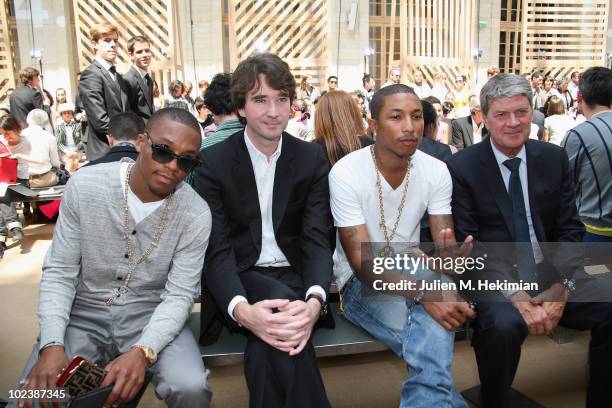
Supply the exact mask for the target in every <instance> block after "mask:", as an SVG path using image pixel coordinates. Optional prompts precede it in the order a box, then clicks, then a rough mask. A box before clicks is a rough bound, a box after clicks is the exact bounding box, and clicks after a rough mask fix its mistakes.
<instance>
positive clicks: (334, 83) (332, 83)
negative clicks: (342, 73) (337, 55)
mask: <svg viewBox="0 0 612 408" xmlns="http://www.w3.org/2000/svg"><path fill="white" fill-rule="evenodd" d="M337 88H338V77H337V76H335V75H332V76H330V77H329V78H327V91H323V92H321V95H325V94H326V93H328V92H331V91H335V90H336V89H337Z"/></svg>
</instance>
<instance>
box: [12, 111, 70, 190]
mask: <svg viewBox="0 0 612 408" xmlns="http://www.w3.org/2000/svg"><path fill="white" fill-rule="evenodd" d="M26 121H27V122H28V127H27V128H25V129H24V130H23V131H22V132H21V135H22V136H24V137H26V138H27V139H28V141H29V142H30V146H31V150H30V153H29V154H28V155H23V154H19V155H17V156H18V158H20V159H23V160H26V161H27V162H28V164H29V165H28V175H29V180H30V187H32V188H41V187H51V186H54V185H56V184H57V183H58V181H59V177H58V176H57V173H56V172H55V171H54V169H59V168H60V159H59V154H58V152H57V141H56V139H55V136H53V134H51V133H49V132H47V131H46V130H45V128H46V127H47V126H48V125H49V116H48V115H47V112H45V111H44V110H42V109H34V110H32V111H30V113H28V117H27V118H26Z"/></svg>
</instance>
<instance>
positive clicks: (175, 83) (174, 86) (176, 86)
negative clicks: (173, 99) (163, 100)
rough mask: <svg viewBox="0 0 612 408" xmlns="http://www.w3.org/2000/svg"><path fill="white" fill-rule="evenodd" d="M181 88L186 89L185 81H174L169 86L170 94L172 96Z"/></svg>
mask: <svg viewBox="0 0 612 408" xmlns="http://www.w3.org/2000/svg"><path fill="white" fill-rule="evenodd" d="M179 88H180V89H185V85H184V84H183V81H181V80H180V79H174V80H172V81H171V82H170V85H168V92H170V94H172V92H173V91H178V90H179Z"/></svg>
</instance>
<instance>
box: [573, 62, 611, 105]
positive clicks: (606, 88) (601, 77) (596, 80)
mask: <svg viewBox="0 0 612 408" xmlns="http://www.w3.org/2000/svg"><path fill="white" fill-rule="evenodd" d="M578 89H579V90H580V95H581V96H582V100H583V101H584V102H585V103H586V104H587V105H588V106H591V107H592V106H595V105H603V106H608V107H610V105H612V70H610V69H609V68H604V67H592V68H589V69H587V70H586V71H584V72H583V73H582V75H580V83H579V84H578Z"/></svg>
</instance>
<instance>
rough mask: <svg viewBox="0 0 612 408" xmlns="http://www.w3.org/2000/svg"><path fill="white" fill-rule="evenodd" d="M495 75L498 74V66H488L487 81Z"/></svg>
mask: <svg viewBox="0 0 612 408" xmlns="http://www.w3.org/2000/svg"><path fill="white" fill-rule="evenodd" d="M495 75H499V68H498V67H496V66H494V65H492V66H490V67H489V68H487V81H488V80H489V79H491V78H493V77H494V76H495Z"/></svg>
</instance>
